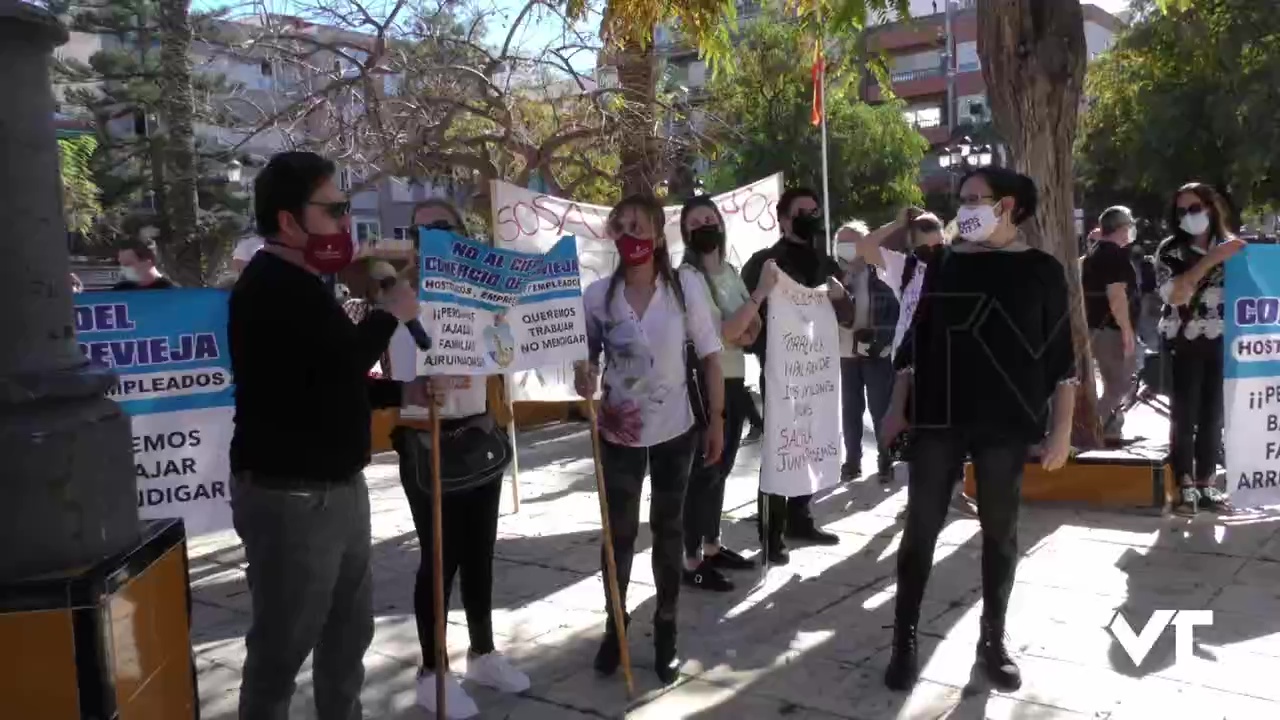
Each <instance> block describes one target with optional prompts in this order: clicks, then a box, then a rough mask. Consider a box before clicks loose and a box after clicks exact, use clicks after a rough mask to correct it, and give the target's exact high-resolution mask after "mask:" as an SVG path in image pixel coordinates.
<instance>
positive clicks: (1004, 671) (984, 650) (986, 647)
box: [978, 622, 1022, 692]
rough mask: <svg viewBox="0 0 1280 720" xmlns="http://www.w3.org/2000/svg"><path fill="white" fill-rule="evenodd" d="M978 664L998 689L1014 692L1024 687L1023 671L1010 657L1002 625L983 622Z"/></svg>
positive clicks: (979, 641)
mask: <svg viewBox="0 0 1280 720" xmlns="http://www.w3.org/2000/svg"><path fill="white" fill-rule="evenodd" d="M978 664H979V665H981V666H982V669H983V670H984V671H985V672H986V674H987V678H988V679H989V680H990V681H991V684H992V685H994V686H995V687H996V688H997V689H998V690H1002V691H1004V692H1013V691H1014V690H1017V689H1018V688H1020V687H1022V671H1021V670H1019V669H1018V664H1017V663H1015V662H1014V661H1013V658H1011V657H1009V651H1008V649H1006V648H1005V645H1004V630H1003V628H1002V627H998V626H994V625H989V624H988V623H985V622H984V623H983V624H982V635H981V636H980V637H979V638H978Z"/></svg>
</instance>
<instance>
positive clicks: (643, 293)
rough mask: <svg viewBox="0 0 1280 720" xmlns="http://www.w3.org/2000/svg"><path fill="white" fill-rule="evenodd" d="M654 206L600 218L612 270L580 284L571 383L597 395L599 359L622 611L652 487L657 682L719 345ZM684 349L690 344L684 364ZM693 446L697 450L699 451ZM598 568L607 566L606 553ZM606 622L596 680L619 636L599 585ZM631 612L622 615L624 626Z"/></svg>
mask: <svg viewBox="0 0 1280 720" xmlns="http://www.w3.org/2000/svg"><path fill="white" fill-rule="evenodd" d="M664 222H665V218H664V215H663V210H662V206H661V205H659V204H658V202H657V200H656V199H654V198H652V197H649V196H643V195H633V196H630V197H627V198H624V199H623V200H622V202H620V203H618V204H617V205H616V206H615V207H614V208H613V210H612V211H611V212H610V213H609V218H608V221H607V230H608V233H609V237H610V238H612V239H613V241H614V243H615V244H616V245H617V249H618V257H619V263H618V268H617V270H615V271H614V273H613V274H612V275H610V276H609V277H607V278H602V279H600V280H597V281H596V282H594V283H592V284H591V285H590V286H588V287H587V290H586V292H584V293H583V295H582V305H583V310H584V312H585V313H586V317H587V347H588V358H589V360H588V361H586V362H581V363H578V365H577V367H576V377H575V386H576V388H577V390H578V393H579V394H580V395H581V396H582V397H583V398H588V399H589V398H591V397H593V396H594V394H595V391H596V387H597V378H598V376H599V370H598V368H599V364H598V363H599V359H600V357H601V356H602V355H603V357H604V360H605V368H604V377H603V384H602V385H601V399H600V416H599V426H600V465H601V468H602V475H603V481H604V488H605V497H606V500H608V506H609V525H610V527H611V528H612V530H613V553H614V558H615V560H616V567H617V570H618V591H619V593H620V595H621V597H620V598H619V601H620V603H619V604H620V605H621V607H622V608H623V611H624V612H625V610H626V596H627V584H628V581H629V579H630V577H631V561H632V559H633V558H634V556H635V544H636V537H637V536H638V535H639V532H640V498H641V493H642V490H643V484H644V474H645V471H646V470H648V471H649V477H650V478H651V481H652V483H653V485H652V488H651V492H650V504H649V531H650V533H651V534H652V535H653V582H654V586H655V587H656V588H657V599H656V603H655V608H654V614H653V647H654V668H655V670H656V671H657V674H658V678H659V679H660V680H661V681H662V682H663V683H666V684H670V683H672V682H675V680H676V678H677V677H679V666H680V662H679V660H678V659H677V652H676V616H677V613H676V610H677V604H678V601H679V598H680V584H681V573H682V571H683V570H684V564H683V562H682V555H683V553H682V552H681V538H682V535H683V527H682V522H681V521H682V514H683V506H684V498H685V489H686V487H687V486H688V483H689V473H690V470H691V468H692V466H693V461H694V456H695V455H700V457H701V462H702V463H703V464H704V465H707V466H714V465H715V464H716V463H717V462H719V460H720V455H721V450H722V448H723V445H724V425H725V402H724V377H723V375H722V373H721V369H720V353H721V350H722V349H723V345H722V344H721V342H720V333H719V331H718V328H717V324H716V321H715V316H714V314H713V312H712V309H711V306H710V303H709V302H708V301H707V298H708V296H709V290H708V289H707V287H706V284H705V283H704V282H703V280H702V276H701V275H700V274H699V273H698V272H697V271H695V270H693V269H692V268H682V269H681V270H680V271H679V272H678V273H677V272H676V271H675V270H673V269H672V267H671V256H670V254H669V252H668V250H667V247H666V242H665V238H664V236H663V232H662V228H663V224H664ZM686 343H692V346H693V353H692V354H693V355H695V356H696V360H692V359H690V358H689V353H687V352H686V350H685V347H686ZM691 361H696V362H700V363H702V366H703V371H704V380H705V384H706V386H705V388H704V391H705V392H706V395H707V408H706V411H707V414H706V417H707V421H708V422H707V427H705V428H702V429H701V432H699V429H698V428H696V427H694V418H695V415H694V410H693V407H692V405H691V404H690V402H691V401H690V395H689V386H688V375H687V374H686V373H687V367H686V362H691ZM699 444H701V450H700V451H699V448H698V445H699ZM600 564H601V567H602V568H603V567H605V564H606V563H605V558H604V556H603V551H602V554H601V563H600ZM605 610H606V612H607V613H608V614H609V621H608V623H607V627H606V629H605V637H604V641H603V642H602V643H601V645H600V650H599V652H597V653H596V658H595V668H596V670H597V671H598V672H599V673H600V674H602V675H612V674H613V673H614V672H615V671H617V669H618V663H619V659H620V657H621V655H620V645H619V638H618V635H617V633H616V632H615V630H614V628H615V627H616V626H615V624H614V617H613V604H612V603H611V602H610V601H609V597H608V588H607V587H606V597H605ZM629 620H630V616H625V617H624V622H629Z"/></svg>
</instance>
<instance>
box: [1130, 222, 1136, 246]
mask: <svg viewBox="0 0 1280 720" xmlns="http://www.w3.org/2000/svg"><path fill="white" fill-rule="evenodd" d="M1137 239H1138V228H1136V227H1134V226H1132V225H1130V226H1129V242H1130V243H1132V242H1134V241H1135V240H1137Z"/></svg>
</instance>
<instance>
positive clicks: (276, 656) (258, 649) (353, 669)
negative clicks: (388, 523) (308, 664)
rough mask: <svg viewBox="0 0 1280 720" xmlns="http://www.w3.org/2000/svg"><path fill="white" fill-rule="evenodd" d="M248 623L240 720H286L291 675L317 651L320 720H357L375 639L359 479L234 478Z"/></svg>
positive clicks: (365, 502) (364, 488)
mask: <svg viewBox="0 0 1280 720" xmlns="http://www.w3.org/2000/svg"><path fill="white" fill-rule="evenodd" d="M231 511H232V518H233V521H234V523H235V528H236V533H237V534H239V535H240V539H241V540H242V541H243V542H244V553H245V560H246V561H248V569H247V570H246V571H245V574H246V575H247V577H248V581H249V592H250V594H251V596H252V599H253V622H252V624H251V625H250V627H249V634H248V635H247V636H246V637H245V646H246V651H247V652H246V655H245V661H244V672H243V680H242V683H241V685H240V720H288V717H289V703H290V701H291V700H292V698H293V693H294V690H295V688H296V679H297V675H298V670H299V669H300V668H301V667H302V663H303V661H305V660H306V659H307V655H309V654H311V652H312V651H313V650H314V651H315V656H314V658H313V662H312V668H313V672H312V676H313V680H314V686H315V701H316V717H317V719H318V720H360V718H362V717H363V715H362V713H361V708H360V687H361V686H362V685H363V684H364V653H365V650H366V649H368V647H369V643H370V642H371V641H372V640H373V578H372V575H371V573H370V569H369V555H370V549H371V535H370V527H369V486H368V485H367V484H365V479H364V475H363V474H357V475H356V477H354V478H353V479H352V480H351V481H350V482H347V483H344V484H339V485H332V486H329V487H324V486H321V485H319V484H314V485H311V484H307V483H305V481H298V483H297V485H296V487H295V488H294V489H291V490H277V489H274V487H272V488H267V487H263V486H262V485H257V484H254V483H253V482H246V481H245V480H244V478H236V479H234V480H233V481H232V485H231Z"/></svg>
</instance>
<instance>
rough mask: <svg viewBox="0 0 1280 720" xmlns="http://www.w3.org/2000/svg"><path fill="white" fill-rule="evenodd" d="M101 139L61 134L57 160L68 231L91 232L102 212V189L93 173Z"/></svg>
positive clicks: (83, 233) (86, 234) (63, 209)
mask: <svg viewBox="0 0 1280 720" xmlns="http://www.w3.org/2000/svg"><path fill="white" fill-rule="evenodd" d="M97 149H98V140H97V138H95V137H94V136H92V135H81V136H79V137H71V138H60V139H59V140H58V160H59V163H60V165H61V168H62V214H63V217H64V218H65V219H66V223H67V231H68V232H75V233H80V234H81V235H85V236H88V235H89V234H90V231H91V230H92V228H93V223H94V221H95V220H97V218H98V216H99V215H101V214H102V202H101V201H100V200H99V197H100V195H101V193H102V191H101V190H100V189H99V188H98V184H97V182H96V181H95V180H94V176H93V155H94V152H95V151H97Z"/></svg>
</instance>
